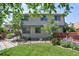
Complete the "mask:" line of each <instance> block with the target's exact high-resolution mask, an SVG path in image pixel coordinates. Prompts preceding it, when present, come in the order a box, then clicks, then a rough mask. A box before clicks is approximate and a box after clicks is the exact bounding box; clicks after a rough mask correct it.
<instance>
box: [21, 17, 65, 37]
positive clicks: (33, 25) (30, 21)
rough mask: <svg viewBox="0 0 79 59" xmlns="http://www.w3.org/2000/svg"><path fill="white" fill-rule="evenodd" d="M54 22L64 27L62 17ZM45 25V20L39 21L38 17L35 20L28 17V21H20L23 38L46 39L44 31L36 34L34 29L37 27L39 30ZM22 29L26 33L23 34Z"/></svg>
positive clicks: (46, 34) (46, 35)
mask: <svg viewBox="0 0 79 59" xmlns="http://www.w3.org/2000/svg"><path fill="white" fill-rule="evenodd" d="M50 19H53V18H52V17H48V20H50ZM54 20H55V19H54ZM56 21H58V23H59V26H64V17H62V16H60V19H59V20H56ZM45 24H47V20H41V18H40V17H37V18H31V17H29V18H28V20H27V19H24V20H22V26H23V27H24V28H22V35H23V37H26V38H48V36H49V34H48V33H46V32H45V31H43V30H42V29H41V32H39V33H36V28H37V27H40V28H41V27H42V26H43V25H45ZM28 27H30V29H27V28H28ZM23 29H24V30H25V31H26V30H27V31H26V32H24V30H23ZM38 30H39V29H38ZM29 31H30V32H29ZM28 32H29V33H28Z"/></svg>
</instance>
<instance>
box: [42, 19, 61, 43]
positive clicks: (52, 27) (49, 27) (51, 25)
mask: <svg viewBox="0 0 79 59" xmlns="http://www.w3.org/2000/svg"><path fill="white" fill-rule="evenodd" d="M61 29H62V28H61V27H60V26H59V25H58V22H57V21H55V20H53V19H51V20H49V21H48V23H47V24H45V25H44V27H43V30H44V31H46V32H47V33H48V34H49V39H51V41H52V43H53V44H59V39H58V38H57V36H56V34H55V33H56V32H61Z"/></svg>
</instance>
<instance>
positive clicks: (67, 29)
mask: <svg viewBox="0 0 79 59" xmlns="http://www.w3.org/2000/svg"><path fill="white" fill-rule="evenodd" d="M63 32H76V30H75V28H74V26H73V24H72V23H70V24H69V25H68V24H65V26H64V27H63Z"/></svg>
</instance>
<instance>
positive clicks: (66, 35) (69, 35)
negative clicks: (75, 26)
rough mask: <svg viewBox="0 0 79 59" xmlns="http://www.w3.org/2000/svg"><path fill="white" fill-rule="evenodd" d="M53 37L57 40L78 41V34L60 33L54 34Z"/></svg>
mask: <svg viewBox="0 0 79 59" xmlns="http://www.w3.org/2000/svg"><path fill="white" fill-rule="evenodd" d="M55 35H56V36H57V37H59V38H65V37H67V38H69V37H71V38H73V39H74V40H79V32H64V33H63V32H61V33H55Z"/></svg>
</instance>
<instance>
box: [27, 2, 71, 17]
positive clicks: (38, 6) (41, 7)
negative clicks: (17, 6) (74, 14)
mask: <svg viewBox="0 0 79 59" xmlns="http://www.w3.org/2000/svg"><path fill="white" fill-rule="evenodd" d="M26 5H27V6H28V8H29V10H30V11H29V12H30V13H42V11H43V12H44V13H50V14H51V13H52V12H53V13H56V12H57V10H56V8H60V9H61V8H63V9H64V15H65V16H67V15H68V14H69V13H70V9H71V8H72V6H70V5H69V4H68V3H66V4H65V3H59V4H57V7H56V6H55V5H56V4H55V3H26ZM32 10H33V11H32Z"/></svg>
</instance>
